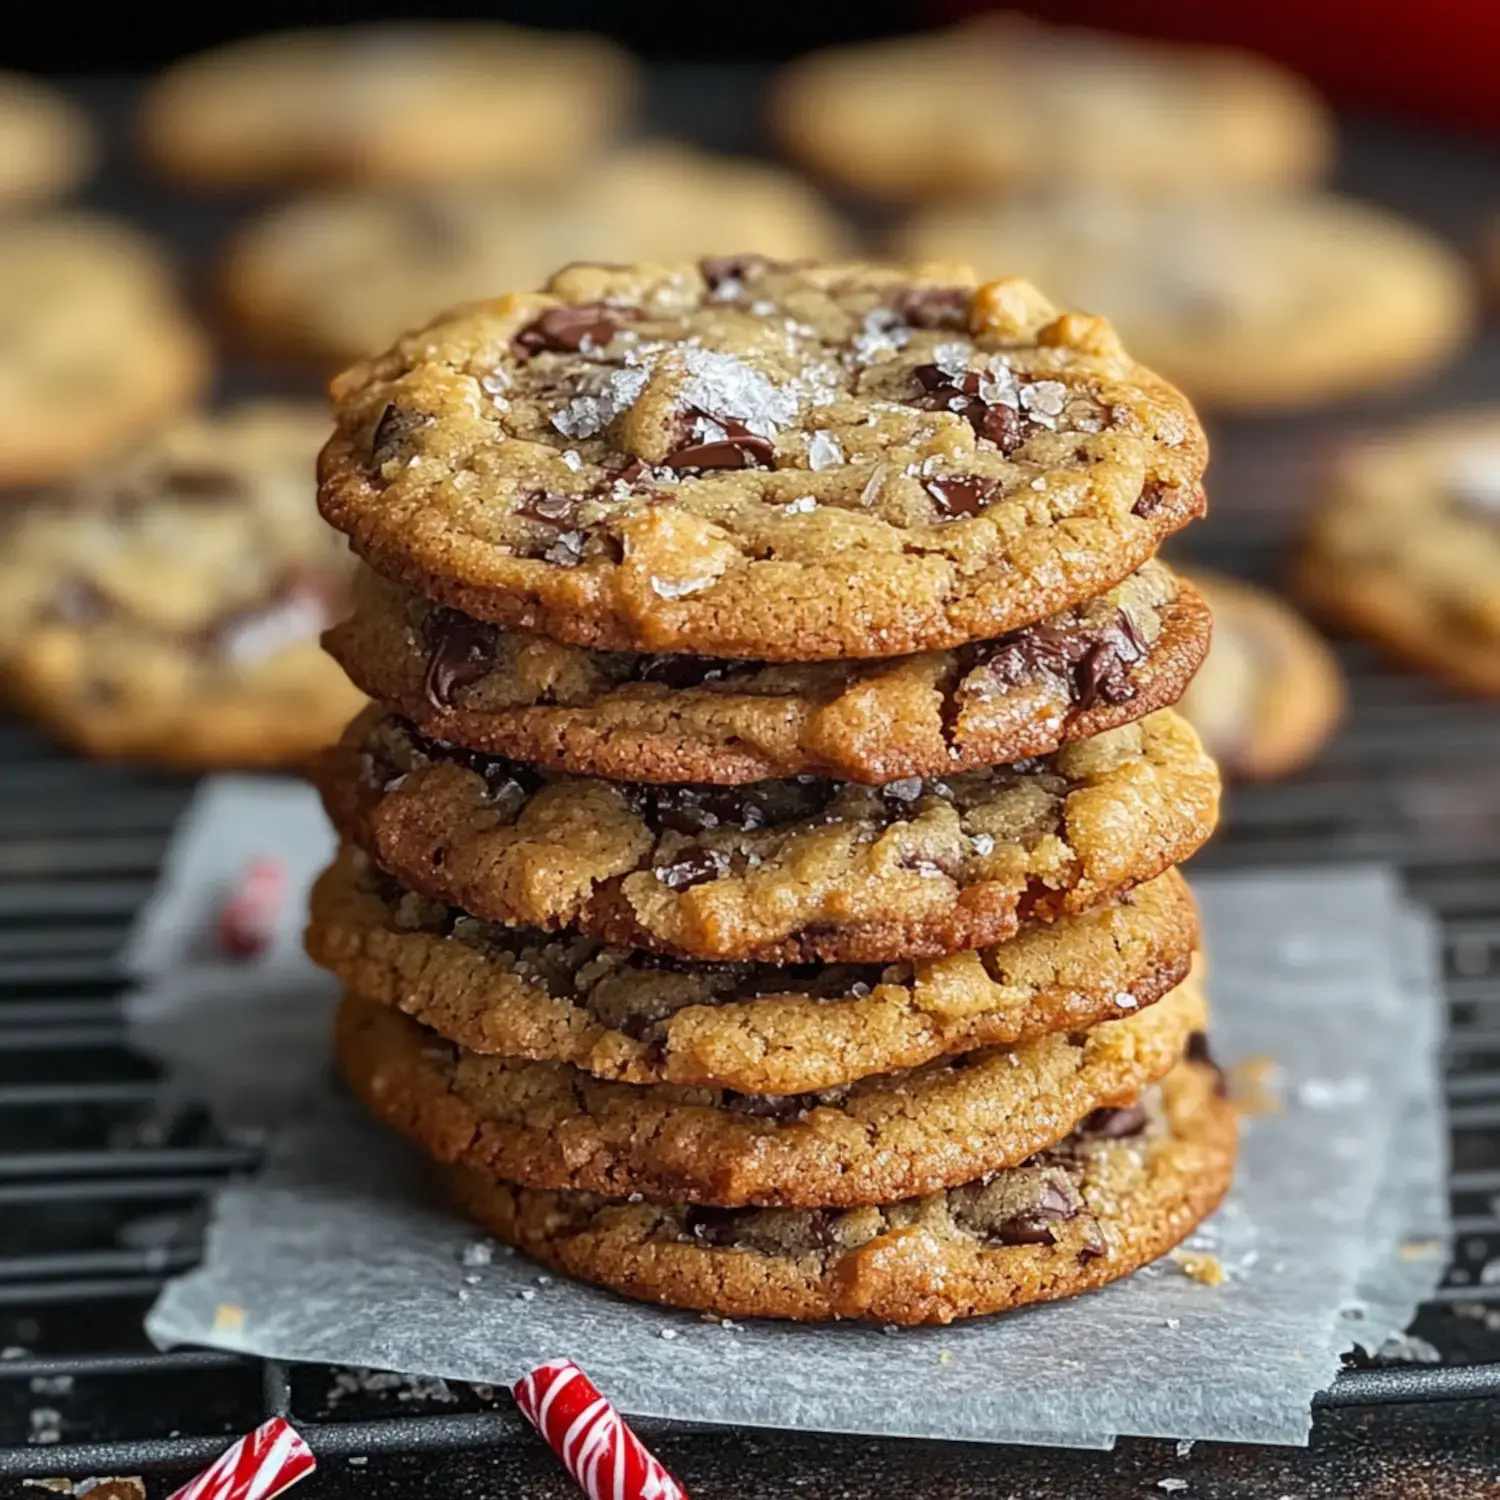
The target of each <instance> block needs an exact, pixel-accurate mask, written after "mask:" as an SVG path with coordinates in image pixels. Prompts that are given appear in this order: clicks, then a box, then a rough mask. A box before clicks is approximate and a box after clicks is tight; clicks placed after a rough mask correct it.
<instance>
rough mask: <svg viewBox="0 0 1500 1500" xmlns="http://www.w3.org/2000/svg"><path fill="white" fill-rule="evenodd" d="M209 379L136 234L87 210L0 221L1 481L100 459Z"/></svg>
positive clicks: (158, 260) (154, 259)
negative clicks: (84, 211)
mask: <svg viewBox="0 0 1500 1500" xmlns="http://www.w3.org/2000/svg"><path fill="white" fill-rule="evenodd" d="M207 373H208V351H207V348H206V346H205V344H204V342H203V339H202V337H201V335H200V334H199V332H198V330H197V328H196V327H195V326H194V325H193V324H192V323H191V322H190V321H189V320H188V318H187V316H186V314H185V313H184V311H183V310H182V308H181V307H180V306H179V304H178V302H177V298H176V292H175V289H174V287H173V283H172V275H171V271H170V268H169V266H168V265H167V263H166V261H165V260H164V259H163V257H162V256H161V255H160V254H159V253H158V251H157V250H156V248H155V247H154V246H153V245H151V244H150V243H149V242H148V241H147V240H145V239H144V238H143V237H142V236H140V235H139V234H137V233H136V232H135V230H133V229H131V228H129V227H128V226H127V225H124V224H120V223H117V222H115V221H114V220H111V219H106V218H103V217H101V216H99V215H95V214H86V213H64V214H55V215H49V216H46V217H43V218H35V219H15V220H0V486H6V485H20V484H37V483H45V482H50V481H51V480H54V479H57V478H60V477H62V476H64V475H66V474H71V473H75V472H77V471H79V470H80V469H82V468H85V467H87V466H88V465H90V464H93V463H95V462H98V461H99V460H100V459H102V458H103V457H104V456H105V455H106V454H109V453H111V452H113V451H114V450H116V449H117V448H119V447H120V446H121V445H122V444H124V443H127V442H129V441H131V440H133V439H135V438H136V437H138V436H139V435H140V434H141V433H142V432H145V431H148V430H150V429H151V428H153V427H155V426H156V425H157V424H158V423H160V422H162V421H163V420H165V419H166V418H167V417H169V416H170V415H171V414H172V413H173V412H174V411H176V410H177V409H178V408H180V407H181V406H183V405H185V404H186V403H187V402H189V401H190V400H191V399H192V398H193V397H194V396H195V395H196V394H197V392H198V390H199V388H200V386H201V385H202V384H203V381H204V379H205V378H206V376H207Z"/></svg>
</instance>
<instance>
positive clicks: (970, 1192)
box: [449, 1062, 1236, 1324]
mask: <svg viewBox="0 0 1500 1500" xmlns="http://www.w3.org/2000/svg"><path fill="white" fill-rule="evenodd" d="M1235 1133H1236V1132H1235V1116H1234V1110H1233V1108H1232V1107H1231V1106H1230V1104H1229V1103H1228V1102H1227V1101H1226V1100H1225V1099H1224V1098H1223V1097H1222V1096H1221V1094H1220V1093H1219V1091H1218V1077H1217V1074H1216V1072H1215V1071H1214V1070H1213V1069H1212V1068H1210V1067H1207V1066H1204V1065H1203V1064H1200V1063H1193V1062H1184V1063H1180V1064H1179V1065H1178V1066H1177V1067H1176V1068H1175V1069H1174V1070H1173V1071H1172V1072H1171V1073H1169V1074H1168V1075H1167V1076H1166V1078H1165V1079H1163V1081H1162V1083H1161V1085H1160V1086H1159V1087H1154V1088H1148V1089H1146V1090H1145V1091H1143V1092H1142V1094H1141V1095H1140V1097H1139V1098H1138V1099H1137V1100H1136V1101H1135V1102H1134V1103H1133V1104H1131V1105H1127V1106H1124V1107H1119V1108H1113V1109H1104V1110H1100V1111H1098V1112H1097V1113H1095V1114H1093V1115H1090V1116H1089V1117H1087V1118H1086V1119H1084V1120H1083V1121H1081V1122H1080V1123H1079V1125H1078V1127H1077V1128H1076V1129H1075V1130H1074V1132H1073V1133H1072V1134H1071V1135H1069V1136H1067V1137H1066V1138H1065V1139H1063V1140H1061V1141H1059V1142H1057V1143H1056V1144H1055V1145H1053V1146H1051V1147H1049V1148H1048V1149H1046V1150H1044V1151H1042V1152H1040V1153H1039V1154H1038V1155H1036V1156H1034V1157H1032V1158H1030V1159H1029V1160H1027V1161H1025V1162H1022V1163H1020V1164H1018V1165H1017V1166H1014V1167H1009V1168H1005V1169H1003V1170H1001V1171H999V1172H995V1173H993V1174H991V1175H989V1176H986V1177H981V1178H979V1179H978V1180H976V1181H974V1182H970V1183H966V1184H964V1185H962V1186H959V1187H950V1188H947V1189H944V1190H943V1191H941V1192H935V1193H930V1194H928V1195H926V1196H925V1197H920V1198H908V1199H906V1200H904V1201H899V1202H893V1203H888V1204H885V1205H877V1206H873V1207H860V1208H852V1209H818V1208H814V1209H808V1210H796V1209H784V1208H758V1209H757V1208H740V1209H724V1208H709V1207H705V1206H702V1205H692V1204H690V1205H677V1204H666V1203H647V1202H642V1203H632V1202H629V1201H627V1200H624V1199H620V1198H615V1199H610V1198H603V1197H598V1196H596V1195H594V1194H591V1193H578V1192H536V1191H533V1190H531V1189H527V1188H522V1187H517V1186H515V1185H514V1184H512V1183H508V1182H502V1181H499V1180H497V1179H496V1178H495V1177H493V1176H491V1175H489V1174H488V1173H485V1172H482V1171H478V1170H475V1169H473V1168H463V1167H461V1168H457V1169H454V1170H453V1171H452V1172H451V1175H450V1178H449V1186H450V1191H451V1193H452V1197H453V1200H454V1202H455V1203H456V1204H457V1205H458V1206H459V1207H461V1208H462V1209H463V1210H464V1211H465V1212H467V1213H469V1214H471V1215H472V1216H473V1217H474V1218H475V1219H477V1220H478V1221H479V1222H480V1223H481V1224H482V1225H484V1227H485V1228H486V1229H488V1230H490V1231H491V1232H492V1233H494V1234H495V1235H497V1236H498V1237H499V1238H500V1239H501V1240H503V1241H505V1242H506V1243H507V1244H511V1245H515V1246H517V1247H518V1248H519V1249H521V1250H524V1251H525V1252H526V1253H527V1254H528V1255H531V1256H534V1257H535V1258H536V1259H537V1260H539V1261H541V1262H542V1263H543V1264H544V1265H548V1266H551V1267H553V1268H554V1269H556V1270H558V1271H562V1272H564V1273H565V1274H567V1275H569V1276H577V1277H579V1278H580V1279H582V1280H584V1281H592V1282H595V1283H597V1284H599V1285H602V1286H607V1287H612V1288H614V1290H616V1291H618V1292H623V1293H624V1294H625V1295H626V1296H629V1297H639V1298H641V1299H642V1300H644V1301H647V1302H656V1303H660V1304H663V1305H666V1306H669V1307H688V1308H695V1309H698V1310H701V1311H703V1312H707V1313H713V1314H715V1315H716V1316H718V1317H725V1318H730V1317H732V1318H754V1317H769V1318H795V1319H798V1320H800V1321H804V1322H810V1321H825V1320H829V1319H836V1318H862V1319H868V1320H870V1321H872V1322H877V1323H899V1324H915V1323H951V1322H952V1321H953V1320H954V1319H956V1318H969V1317H975V1316H978V1315H980V1314H983V1313H993V1312H1002V1311H1004V1310H1006V1309H1007V1308H1013V1307H1020V1306H1024V1305H1025V1304H1027V1303H1032V1302H1050V1301H1055V1300H1057V1299H1058V1298H1061V1297H1071V1296H1076V1295H1077V1294H1078V1293H1080V1292H1087V1291H1092V1290H1094V1289H1095V1288H1097V1287H1101V1286H1104V1285H1106V1284H1107V1283H1109V1282H1111V1281H1118V1280H1119V1279H1120V1278H1121V1277H1122V1276H1126V1275H1129V1273H1130V1272H1132V1271H1134V1270H1137V1269H1138V1268H1139V1267H1141V1266H1144V1265H1146V1264H1148V1263H1149V1262H1151V1261H1153V1260H1155V1259H1156V1258H1157V1257H1158V1256H1160V1255H1164V1254H1165V1253H1166V1252H1167V1251H1168V1250H1170V1249H1171V1248H1172V1247H1173V1246H1174V1245H1177V1244H1179V1243H1181V1241H1182V1240H1184V1239H1185V1238H1186V1237H1187V1236H1188V1235H1189V1234H1190V1233H1191V1232H1192V1230H1193V1229H1194V1228H1195V1227H1196V1226H1197V1225H1198V1224H1199V1223H1200V1222H1202V1220H1203V1219H1205V1218H1207V1217H1208V1215H1209V1214H1210V1213H1212V1212H1213V1210H1214V1209H1215V1208H1216V1207H1217V1206H1218V1204H1219V1201H1220V1200H1221V1199H1222V1198H1223V1196H1224V1194H1225V1193H1226V1192H1227V1191H1228V1188H1229V1183H1230V1179H1231V1177H1232V1176H1233V1172H1234V1156H1235Z"/></svg>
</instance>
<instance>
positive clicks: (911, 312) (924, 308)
mask: <svg viewBox="0 0 1500 1500" xmlns="http://www.w3.org/2000/svg"><path fill="white" fill-rule="evenodd" d="M971 298H972V294H971V293H970V291H969V290H968V288H967V287H961V286H909V287H904V288H903V289H902V290H901V291H899V292H897V293H896V296H895V298H894V299H893V300H892V303H891V306H892V307H893V308H894V309H895V311H896V314H897V316H898V317H899V318H900V319H901V321H902V322H903V323H905V324H906V325H907V326H908V327H911V328H958V329H966V328H967V327H968V326H969V302H970V300H971Z"/></svg>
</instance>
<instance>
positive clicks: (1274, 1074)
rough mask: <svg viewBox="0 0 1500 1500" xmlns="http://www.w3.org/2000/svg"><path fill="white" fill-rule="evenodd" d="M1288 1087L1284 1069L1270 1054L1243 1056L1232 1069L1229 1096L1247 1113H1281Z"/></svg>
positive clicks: (1284, 1105)
mask: <svg viewBox="0 0 1500 1500" xmlns="http://www.w3.org/2000/svg"><path fill="white" fill-rule="evenodd" d="M1285 1090H1286V1073H1285V1070H1284V1069H1283V1068H1282V1066H1281V1064H1280V1063H1279V1062H1277V1060H1276V1059H1275V1058H1274V1057H1271V1056H1270V1055H1268V1054H1264V1053H1262V1054H1259V1055H1256V1056H1253V1057H1243V1058H1241V1059H1240V1060H1239V1061H1238V1062H1237V1063H1235V1064H1233V1065H1232V1066H1231V1067H1230V1069H1229V1097H1230V1098H1231V1099H1232V1100H1233V1101H1234V1103H1235V1104H1236V1105H1237V1106H1238V1107H1239V1109H1240V1110H1241V1111H1242V1112H1243V1113H1244V1114H1247V1115H1275V1114H1280V1113H1281V1111H1282V1110H1283V1109H1285V1108H1286V1096H1285Z"/></svg>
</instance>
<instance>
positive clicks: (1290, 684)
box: [1178, 573, 1345, 778]
mask: <svg viewBox="0 0 1500 1500" xmlns="http://www.w3.org/2000/svg"><path fill="white" fill-rule="evenodd" d="M1193 581H1194V583H1195V584H1196V585H1197V587H1198V589H1199V590H1200V592H1201V594H1202V596H1203V597H1204V598H1205V599H1206V600H1207V601H1208V603H1209V606H1210V607H1211V608H1212V610H1213V617H1214V640H1213V649H1212V650H1211V651H1210V652H1209V653H1208V660H1207V661H1206V662H1204V664H1203V668H1202V670H1201V671H1200V672H1199V673H1198V675H1197V676H1196V677H1195V678H1194V679H1193V681H1192V684H1191V686H1189V688H1188V690H1187V692H1186V694H1185V695H1184V696H1183V699H1182V701H1181V703H1180V704H1178V709H1179V711H1180V712H1181V714H1182V716H1183V717H1184V718H1185V719H1187V720H1188V722H1189V723H1191V724H1192V726H1193V728H1194V729H1196V730H1197V731H1198V734H1199V737H1200V738H1201V739H1202V740H1203V744H1204V748H1205V749H1206V750H1208V752H1209V753H1210V754H1211V755H1212V756H1213V757H1214V759H1215V760H1216V761H1218V763H1219V768H1220V770H1222V771H1225V772H1227V773H1228V774H1229V775H1231V776H1243V777H1248V778H1268V777H1275V776H1285V775H1288V774H1289V773H1290V772H1292V771H1295V770H1296V769H1297V768H1298V767H1299V766H1301V765H1303V764H1304V763H1305V762H1307V761H1309V760H1311V759H1312V757H1313V756H1314V755H1316V754H1317V752H1318V750H1319V749H1320V747H1321V746H1322V745H1323V743H1324V741H1326V740H1327V738H1328V736H1329V735H1330V734H1332V733H1333V729H1334V726H1335V725H1336V724H1337V723H1338V720H1339V716H1340V714H1341V713H1342V712H1343V708H1344V698H1345V690H1344V674H1343V671H1342V670H1341V668H1340V667H1339V663H1338V658H1337V657H1336V656H1335V655H1334V653H1333V651H1332V649H1331V648H1330V647H1329V645H1328V644H1327V642H1326V641H1324V639H1323V638H1322V636H1320V635H1319V634H1318V633H1317V632H1316V631H1315V630H1313V629H1312V627H1311V626H1310V625H1308V624H1307V622H1306V621H1305V620H1303V618H1302V617H1301V616H1300V615H1298V614H1297V613H1296V612H1295V611H1293V610H1292V609H1290V608H1289V607H1288V606H1287V605H1285V604H1283V603H1282V601H1281V600H1280V599H1278V598H1276V596H1275V595H1274V594H1270V593H1267V592H1266V590H1264V589H1259V588H1256V587H1255V586H1254V584H1249V583H1242V582H1240V581H1239V580H1238V579H1232V578H1224V577H1221V576H1219V575H1218V574H1214V575H1212V576H1210V575H1207V574H1202V573H1199V574H1195V575H1194V579H1193Z"/></svg>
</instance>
